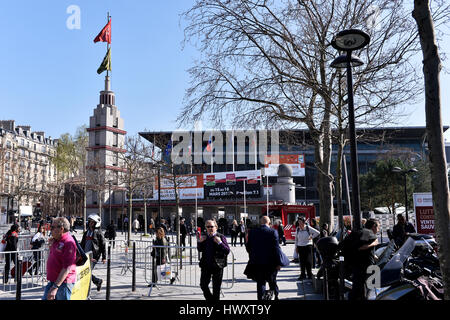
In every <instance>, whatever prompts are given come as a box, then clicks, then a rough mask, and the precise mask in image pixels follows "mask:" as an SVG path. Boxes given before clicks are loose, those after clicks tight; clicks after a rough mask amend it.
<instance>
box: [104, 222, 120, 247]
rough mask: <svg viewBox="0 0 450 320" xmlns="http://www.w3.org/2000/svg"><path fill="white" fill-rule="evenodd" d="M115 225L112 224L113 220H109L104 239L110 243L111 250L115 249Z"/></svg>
mask: <svg viewBox="0 0 450 320" xmlns="http://www.w3.org/2000/svg"><path fill="white" fill-rule="evenodd" d="M116 236H117V232H116V225H115V224H114V220H111V223H110V224H109V225H108V226H107V227H106V232H105V238H107V239H109V240H111V241H112V247H113V249H114V248H115V247H116Z"/></svg>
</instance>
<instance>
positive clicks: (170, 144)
mask: <svg viewBox="0 0 450 320" xmlns="http://www.w3.org/2000/svg"><path fill="white" fill-rule="evenodd" d="M171 152H172V138H171V139H170V141H169V143H168V144H167V146H166V150H165V154H166V156H168V155H169V154H170V153H171Z"/></svg>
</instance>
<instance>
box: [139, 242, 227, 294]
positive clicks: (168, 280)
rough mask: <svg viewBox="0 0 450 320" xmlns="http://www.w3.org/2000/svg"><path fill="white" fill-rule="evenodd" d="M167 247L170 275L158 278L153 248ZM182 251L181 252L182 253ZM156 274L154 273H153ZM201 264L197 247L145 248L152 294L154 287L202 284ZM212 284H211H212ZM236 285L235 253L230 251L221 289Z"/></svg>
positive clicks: (145, 274) (148, 280)
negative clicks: (152, 253)
mask: <svg viewBox="0 0 450 320" xmlns="http://www.w3.org/2000/svg"><path fill="white" fill-rule="evenodd" d="M154 248H155V249H157V248H167V249H168V250H169V251H170V254H169V261H168V262H167V264H168V265H170V276H168V277H162V279H159V280H158V275H157V271H158V266H156V263H155V259H154V258H153V257H152V256H151V252H152V250H153V249H154ZM180 253H181V254H180ZM153 274H154V275H153ZM200 274H201V270H200V266H199V254H198V251H197V247H182V246H176V245H169V246H153V245H151V246H148V247H147V248H146V250H145V272H144V277H145V281H146V282H147V283H148V284H149V287H150V290H149V293H148V296H150V295H151V293H152V289H153V287H158V286H176V287H196V288H198V287H199V285H200ZM210 285H211V284H210ZM233 285H234V254H233V252H232V251H230V254H229V255H228V256H227V266H226V267H225V268H224V270H223V278H222V286H221V289H231V288H232V287H233Z"/></svg>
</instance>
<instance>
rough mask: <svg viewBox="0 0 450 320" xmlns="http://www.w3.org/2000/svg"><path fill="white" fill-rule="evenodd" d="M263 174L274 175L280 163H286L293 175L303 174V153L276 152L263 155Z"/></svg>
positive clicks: (300, 175) (301, 175)
mask: <svg viewBox="0 0 450 320" xmlns="http://www.w3.org/2000/svg"><path fill="white" fill-rule="evenodd" d="M264 164H265V174H266V175H268V176H271V177H276V176H277V173H278V166H279V165H280V164H287V165H288V166H290V167H291V168H292V176H293V177H304V176H305V155H303V154H276V155H267V156H265V157H264Z"/></svg>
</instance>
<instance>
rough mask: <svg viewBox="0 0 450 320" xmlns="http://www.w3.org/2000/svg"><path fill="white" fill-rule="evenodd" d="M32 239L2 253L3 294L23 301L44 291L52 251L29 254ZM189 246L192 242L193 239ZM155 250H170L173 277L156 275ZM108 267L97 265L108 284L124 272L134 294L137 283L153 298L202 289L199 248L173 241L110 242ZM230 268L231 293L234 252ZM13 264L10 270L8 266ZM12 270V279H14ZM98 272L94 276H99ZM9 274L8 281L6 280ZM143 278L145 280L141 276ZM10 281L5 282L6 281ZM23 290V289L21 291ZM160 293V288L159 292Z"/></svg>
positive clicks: (227, 269)
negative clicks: (169, 289)
mask: <svg viewBox="0 0 450 320" xmlns="http://www.w3.org/2000/svg"><path fill="white" fill-rule="evenodd" d="M31 237H32V236H31V235H21V236H20V237H19V242H18V249H19V250H18V251H12V252H11V251H8V252H0V275H1V279H0V281H1V283H0V292H9V293H12V292H16V298H17V299H21V292H22V291H25V290H28V289H36V288H42V290H43V288H44V286H45V285H46V284H47V279H46V265H47V258H48V254H49V249H48V248H47V247H46V246H45V247H44V248H42V249H38V250H29V249H28V248H29V247H30V246H31V244H30V243H31ZM189 243H190V244H191V243H192V241H191V239H190V241H189ZM154 248H166V249H167V250H168V257H169V258H168V263H167V266H168V268H169V270H170V276H166V277H159V279H158V276H157V274H156V271H157V270H158V266H157V265H156V263H155V259H154V258H153V257H152V256H151V252H152V250H153V249H154ZM106 252H107V261H108V263H107V264H103V263H97V264H96V266H95V270H101V269H104V270H105V269H106V274H107V279H106V280H107V283H110V282H111V281H110V274H111V273H110V270H111V269H114V268H119V269H121V271H120V274H121V275H122V276H124V275H126V274H127V273H128V272H130V273H131V275H132V284H131V285H132V291H134V290H135V288H136V281H139V282H140V283H142V282H144V283H146V284H148V285H149V287H150V291H149V293H148V296H150V295H151V291H152V289H153V287H157V288H158V287H159V286H164V285H170V286H175V287H197V288H198V287H199V285H200V274H201V270H200V267H199V258H200V255H199V253H198V251H197V247H196V246H186V247H181V246H177V245H176V244H175V243H173V242H172V241H170V242H169V245H168V246H165V247H161V246H154V245H153V241H152V240H151V239H149V240H133V241H130V243H128V241H126V240H125V241H124V240H114V241H112V240H110V241H106ZM227 262H228V265H227V267H225V268H224V273H223V282H222V289H225V290H226V289H231V288H232V287H233V285H234V255H233V252H231V251H230V254H229V255H228V260H227ZM8 264H9V266H8ZM19 265H22V266H23V267H22V273H21V274H22V276H21V277H20V278H18V275H19V273H17V272H15V271H16V269H17V266H19ZM136 269H139V270H141V272H143V274H144V278H143V279H142V278H139V279H136V274H137V273H136ZM11 270H13V272H12V276H11ZM95 270H94V274H95ZM6 274H8V277H6ZM141 277H142V276H141ZM6 279H7V280H8V281H4V280H6ZM18 286H20V287H18ZM158 289H159V288H158ZM109 290H110V285H107V294H106V297H107V299H109V296H110V292H109Z"/></svg>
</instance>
